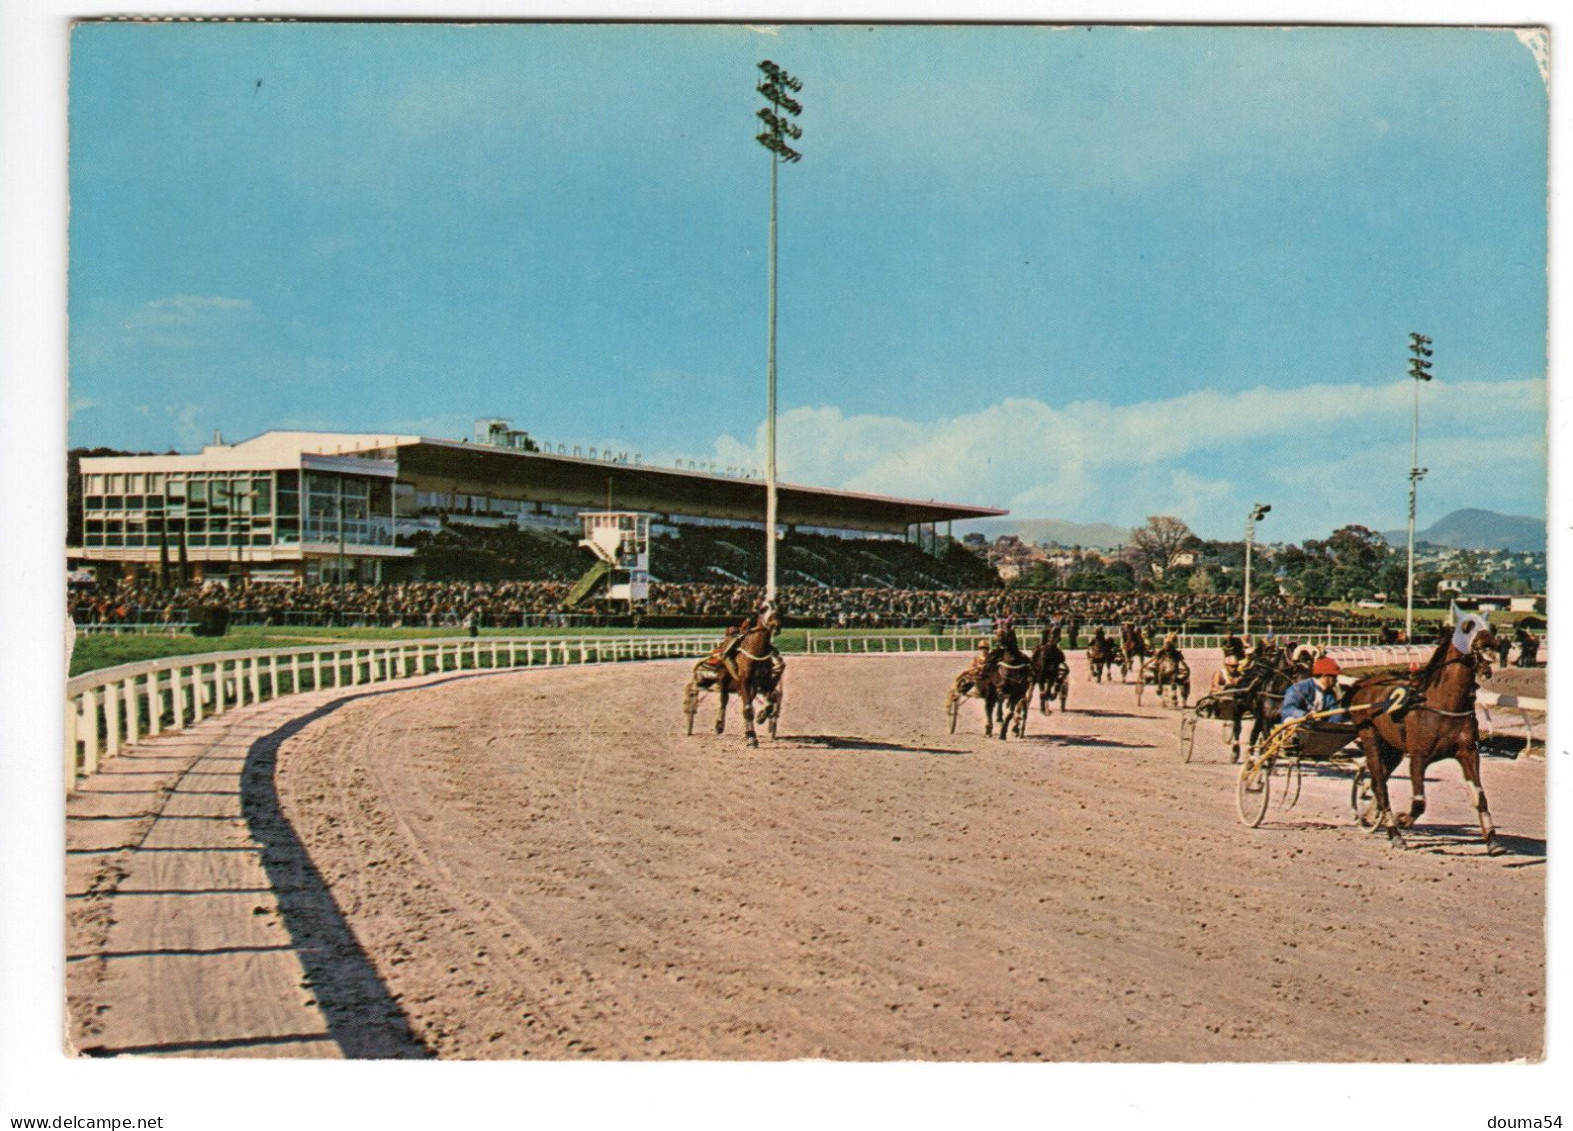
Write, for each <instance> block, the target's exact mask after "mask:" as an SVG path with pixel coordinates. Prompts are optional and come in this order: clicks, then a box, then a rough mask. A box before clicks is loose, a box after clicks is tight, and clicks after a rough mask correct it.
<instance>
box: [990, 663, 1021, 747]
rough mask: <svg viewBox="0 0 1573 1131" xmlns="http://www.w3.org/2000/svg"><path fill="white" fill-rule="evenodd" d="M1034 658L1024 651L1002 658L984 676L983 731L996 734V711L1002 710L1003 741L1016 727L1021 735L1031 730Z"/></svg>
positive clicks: (1019, 736)
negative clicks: (1030, 708) (1028, 716)
mask: <svg viewBox="0 0 1573 1131" xmlns="http://www.w3.org/2000/svg"><path fill="white" fill-rule="evenodd" d="M1032 687H1033V672H1032V658H1031V657H1030V656H1025V655H1023V654H1022V653H1020V652H1010V653H1007V654H1006V655H1004V656H1002V657H1000V660H999V662H998V663H997V664H995V665H994V669H993V671H992V672H990V673H989V674H988V675H987V676H986V677H984V679H983V683H982V688H981V690H982V692H983V734H984V737H985V738H990V737H993V734H994V713H995V710H996V708H997V709H998V711H999V723H1000V740H1001V741H1004V739H1005V737H1006V733H1007V732H1008V731H1010V730H1012V729H1014V730H1015V732H1016V737H1017V738H1022V737H1025V735H1026V733H1027V705H1028V702H1029V701H1030V699H1031V696H1032Z"/></svg>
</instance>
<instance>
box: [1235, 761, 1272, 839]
mask: <svg viewBox="0 0 1573 1131" xmlns="http://www.w3.org/2000/svg"><path fill="white" fill-rule="evenodd" d="M1272 780H1273V760H1272V759H1271V758H1249V759H1247V760H1246V762H1245V764H1244V765H1243V766H1241V767H1240V782H1239V785H1238V786H1237V787H1236V788H1235V793H1234V802H1235V807H1236V808H1237V809H1238V810H1239V813H1240V820H1242V821H1244V822H1245V823H1246V824H1247V825H1250V826H1251V828H1253V829H1254V828H1256V826H1257V825H1260V824H1261V823H1262V818H1263V817H1265V816H1266V815H1267V802H1268V800H1269V798H1270V797H1271V794H1272Z"/></svg>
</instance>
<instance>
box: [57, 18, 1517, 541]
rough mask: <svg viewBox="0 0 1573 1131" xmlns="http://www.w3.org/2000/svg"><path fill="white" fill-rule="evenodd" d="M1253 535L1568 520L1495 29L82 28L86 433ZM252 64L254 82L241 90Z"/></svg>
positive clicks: (121, 442) (80, 434)
mask: <svg viewBox="0 0 1573 1131" xmlns="http://www.w3.org/2000/svg"><path fill="white" fill-rule="evenodd" d="M762 58H771V59H774V60H775V61H777V62H778V63H780V64H782V65H783V66H785V67H787V68H788V69H790V70H791V71H792V72H793V73H795V74H796V75H798V76H799V77H800V78H801V79H802V80H803V82H804V90H803V92H802V95H801V98H802V101H803V103H804V106H805V110H804V114H803V117H802V119H801V124H802V125H803V127H804V131H805V132H804V137H803V139H802V143H801V148H802V149H803V151H804V153H805V154H806V156H805V159H804V160H803V161H802V162H801V163H799V164H796V165H792V166H787V167H784V168H783V169H782V170H781V195H780V251H781V261H780V321H779V335H780V337H779V354H778V363H779V374H780V409H781V421H780V470H781V474H782V476H783V478H785V479H788V480H790V481H793V482H799V483H811V484H817V485H825V486H836V487H847V488H852V489H857V490H865V491H880V492H891V493H895V494H901V495H906V496H913V497H921V498H930V497H933V498H941V499H947V500H951V501H960V502H974V503H980V504H985V505H989V506H1002V507H1008V508H1010V509H1011V510H1012V512H1013V513H1015V514H1017V515H1020V516H1022V517H1028V518H1065V519H1071V520H1075V521H1083V522H1093V521H1106V522H1112V523H1116V524H1125V525H1135V524H1139V523H1141V522H1142V521H1143V519H1144V518H1145V517H1146V516H1147V515H1149V514H1160V513H1161V514H1174V515H1177V516H1179V517H1181V518H1183V519H1184V520H1185V521H1187V522H1188V523H1190V524H1191V525H1192V527H1193V528H1195V529H1196V530H1197V531H1198V532H1200V533H1202V534H1203V535H1205V536H1209V537H1238V536H1239V531H1240V528H1241V527H1242V525H1243V520H1244V514H1245V511H1246V510H1247V509H1248V508H1249V506H1250V505H1251V504H1252V503H1253V502H1257V501H1263V502H1271V503H1273V504H1274V510H1273V514H1272V517H1271V519H1270V520H1269V521H1270V523H1271V525H1272V529H1271V530H1269V529H1268V528H1267V526H1266V525H1265V524H1264V527H1263V529H1262V531H1261V534H1262V536H1263V537H1264V538H1269V539H1272V540H1277V539H1294V540H1298V539H1303V538H1307V537H1318V536H1322V535H1325V534H1326V533H1327V532H1328V531H1329V530H1331V529H1332V528H1334V527H1335V526H1338V525H1341V524H1343V523H1345V522H1360V523H1365V524H1367V525H1370V526H1373V527H1375V528H1377V529H1396V528H1399V527H1401V526H1402V525H1403V522H1404V517H1405V507H1406V503H1407V481H1406V479H1405V473H1406V469H1407V468H1408V466H1409V435H1410V410H1411V406H1412V403H1413V402H1412V398H1413V387H1412V383H1411V382H1409V380H1408V379H1407V378H1406V377H1405V368H1406V361H1407V352H1406V346H1407V334H1408V332H1409V331H1411V330H1419V331H1422V332H1424V333H1427V334H1429V335H1430V336H1431V337H1432V338H1433V339H1434V342H1435V350H1436V355H1435V358H1434V361H1435V365H1436V370H1435V371H1436V373H1437V374H1438V380H1436V381H1434V382H1432V383H1431V384H1429V385H1426V386H1424V387H1423V388H1422V390H1421V396H1422V408H1421V442H1422V451H1421V458H1420V463H1421V464H1422V465H1424V466H1427V467H1429V468H1430V474H1429V475H1428V477H1427V478H1426V480H1425V482H1424V483H1423V485H1422V487H1421V495H1420V500H1421V501H1420V516H1419V518H1420V523H1421V525H1422V526H1424V525H1426V524H1427V523H1428V522H1430V521H1434V520H1435V519H1437V518H1440V517H1442V515H1443V514H1445V513H1447V512H1448V511H1450V510H1452V509H1455V508H1456V507H1463V506H1479V507H1487V508H1490V509H1495V510H1499V511H1504V512H1508V513H1518V514H1531V515H1543V514H1545V506H1546V499H1545V492H1546V451H1545V413H1546V383H1545V378H1546V331H1547V291H1546V239H1547V231H1546V183H1547V169H1546V150H1547V112H1548V110H1547V96H1546V88H1545V82H1544V78H1543V75H1542V72H1541V68H1540V66H1539V64H1538V62H1537V58H1536V54H1535V53H1534V51H1532V50H1531V47H1530V46H1529V45H1527V44H1526V43H1525V42H1523V41H1521V39H1520V38H1519V37H1518V36H1516V35H1515V34H1513V33H1512V32H1505V31H1473V30H1462V29H1431V30H1425V29H1409V30H1392V29H1367V30H1349V29H1341V30H1331V29H1302V30H1271V29H1241V28H1233V29H1207V28H1178V27H1170V28H1161V29H1155V30H1135V29H1129V28H1110V27H1104V28H1071V29H1048V28H1025V27H1011V28H1001V27H994V28H990V27H937V26H929V27H906V28H902V27H889V26H886V27H877V28H868V27H851V26H842V27H824V26H820V27H813V26H788V27H779V28H768V29H766V28H749V27H744V26H740V25H734V26H708V27H707V26H667V27H655V28H652V27H637V26H613V25H607V26H597V25H583V24H579V25H489V26H486V25H483V26H474V27H457V26H446V25H441V24H404V25H401V24H391V23H390V24H359V25H357V24H342V25H334V24H297V25H248V24H217V25H190V24H186V25H179V24H176V25H168V24H164V25H131V24H103V25H85V26H82V27H80V28H78V29H77V30H76V32H75V33H74V35H73V36H72V45H71V93H70V113H71V122H70V130H71V134H70V142H71V157H70V188H71V230H70V236H71V258H70V351H71V388H70V398H71V414H72V415H71V422H70V428H71V443H72V444H74V445H112V446H117V447H125V448H133V449H159V450H162V449H165V448H169V447H176V448H179V449H181V450H192V449H194V447H195V446H196V445H198V444H200V443H201V442H203V441H205V440H208V439H211V437H212V435H213V432H214V431H215V430H222V431H223V433H224V435H225V436H226V437H227V438H231V439H236V438H242V437H245V436H249V435H253V434H256V433H258V432H261V431H264V430H266V429H269V428H322V429H331V430H346V431H405V432H417V433H422V434H426V435H433V436H452V437H459V436H465V435H468V434H469V431H470V428H471V422H472V421H473V419H474V418H475V417H478V416H490V415H499V416H507V417H511V418H512V419H513V421H514V424H515V426H516V427H521V428H525V429H527V430H529V431H530V432H531V433H532V434H534V435H535V436H537V437H538V438H541V439H543V440H551V441H555V442H567V443H579V444H584V445H601V446H604V445H612V446H614V447H615V448H617V449H619V450H628V451H630V452H633V451H637V452H640V453H641V454H642V456H643V458H645V459H646V460H649V461H657V460H669V459H675V458H678V457H686V458H707V459H714V460H717V461H718V462H721V463H723V464H725V465H730V464H737V463H744V464H753V465H755V466H759V465H761V464H762V462H763V456H762V452H763V435H762V431H761V430H762V425H763V415H764V403H765V397H764V375H765V340H766V339H765V328H766V251H767V235H768V228H767V218H768V208H769V159H768V156H767V154H766V153H765V151H764V150H763V149H761V148H760V147H759V146H758V145H757V144H756V143H755V142H754V140H753V134H754V133H755V132H756V129H755V126H756V122H755V120H754V118H753V112H754V109H755V108H756V107H757V106H758V105H760V104H761V99H760V98H759V96H757V95H756V94H755V93H754V91H753V89H752V88H753V82H754V76H755V74H756V73H757V72H756V71H755V69H754V64H755V63H756V62H757V61H758V60H759V59H762ZM259 82H260V85H259Z"/></svg>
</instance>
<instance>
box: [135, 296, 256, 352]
mask: <svg viewBox="0 0 1573 1131" xmlns="http://www.w3.org/2000/svg"><path fill="white" fill-rule="evenodd" d="M253 310H254V308H253V306H252V302H251V300H250V299H249V298H226V297H224V296H222V295H170V296H168V297H166V298H157V299H154V300H153V301H151V302H145V303H143V304H142V305H141V306H139V307H137V308H136V309H135V310H133V311H132V312H131V313H130V314H129V315H128V316H127V318H126V320H125V322H124V323H122V328H123V329H125V330H126V331H128V332H129V333H131V334H133V335H135V336H137V337H139V338H142V339H143V340H145V341H147V342H151V343H153V344H155V345H163V346H177V347H182V348H184V347H190V346H193V345H196V344H197V343H198V341H200V340H201V339H202V338H203V337H204V336H208V335H211V334H212V333H213V332H214V331H215V330H216V329H217V328H218V327H219V326H220V325H222V324H223V323H224V322H226V321H229V320H231V319H234V318H236V317H243V316H246V315H250V314H251V313H253Z"/></svg>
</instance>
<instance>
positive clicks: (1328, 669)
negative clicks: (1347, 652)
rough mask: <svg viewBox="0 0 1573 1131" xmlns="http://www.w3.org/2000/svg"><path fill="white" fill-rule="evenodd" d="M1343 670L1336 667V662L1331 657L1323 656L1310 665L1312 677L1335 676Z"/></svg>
mask: <svg viewBox="0 0 1573 1131" xmlns="http://www.w3.org/2000/svg"><path fill="white" fill-rule="evenodd" d="M1342 670H1343V669H1342V668H1340V667H1339V666H1338V661H1337V660H1335V659H1333V658H1332V657H1331V656H1323V657H1322V658H1321V659H1320V660H1318V661H1316V663H1314V664H1312V665H1311V674H1312V675H1337V674H1338V673H1339V672H1341V671H1342Z"/></svg>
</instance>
